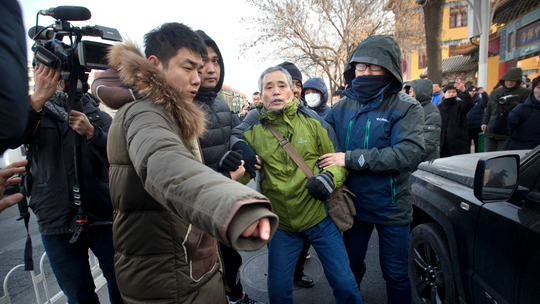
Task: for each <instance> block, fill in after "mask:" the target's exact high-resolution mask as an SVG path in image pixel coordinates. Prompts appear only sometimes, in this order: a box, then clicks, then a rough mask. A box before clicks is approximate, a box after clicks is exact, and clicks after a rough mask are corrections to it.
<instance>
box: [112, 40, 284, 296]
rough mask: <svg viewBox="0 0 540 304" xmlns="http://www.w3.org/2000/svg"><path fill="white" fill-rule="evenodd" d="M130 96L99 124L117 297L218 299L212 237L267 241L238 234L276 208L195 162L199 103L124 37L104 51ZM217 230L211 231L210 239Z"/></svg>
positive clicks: (240, 243)
mask: <svg viewBox="0 0 540 304" xmlns="http://www.w3.org/2000/svg"><path fill="white" fill-rule="evenodd" d="M109 60H110V63H111V65H112V66H113V67H115V68H118V70H119V71H120V75H121V78H122V80H123V81H124V83H126V84H127V85H128V86H130V87H131V88H132V89H133V90H134V91H135V92H136V93H137V95H138V96H141V99H140V100H136V101H134V102H131V103H128V104H126V105H124V106H123V107H122V108H121V109H120V110H119V111H118V113H117V114H116V116H115V118H114V121H113V124H112V126H111V128H110V131H109V141H108V146H107V149H108V157H109V162H110V188H111V198H112V203H113V207H114V209H115V211H114V224H113V237H114V248H115V271H116V277H117V281H118V287H119V288H120V292H121V293H122V297H123V298H124V301H125V302H126V303H137V304H138V303H154V304H155V303H226V302H227V301H226V297H225V291H224V285H223V284H224V283H223V280H222V272H223V269H222V265H221V263H220V259H219V248H218V245H217V241H218V240H219V241H221V242H223V243H224V244H227V245H229V246H231V247H233V248H235V249H237V250H245V251H253V250H258V249H260V248H261V247H262V246H264V245H265V244H266V243H267V242H265V241H262V240H261V239H259V238H241V237H240V235H241V233H242V232H243V231H244V230H245V229H246V228H248V227H249V226H250V225H251V224H252V223H253V222H255V221H256V220H258V219H261V218H263V217H269V218H270V222H271V227H272V230H271V236H272V235H273V233H274V232H275V230H276V227H277V216H275V215H274V214H273V213H272V212H271V210H272V207H271V205H270V202H269V201H268V199H266V198H265V197H264V196H263V195H261V194H259V193H258V192H256V191H254V190H252V189H250V188H248V187H245V186H243V185H242V184H240V183H238V182H235V181H232V180H230V179H228V178H226V177H224V176H223V175H221V174H219V173H216V172H215V171H213V170H212V169H210V168H208V167H207V166H205V165H204V164H203V163H202V159H201V153H200V149H199V145H198V142H197V138H198V137H199V136H200V135H201V134H202V133H203V132H204V113H203V112H202V111H201V110H200V109H199V108H198V107H197V106H195V105H194V104H193V103H191V101H189V100H188V101H185V100H181V99H180V98H178V96H177V95H176V93H175V91H174V90H173V89H172V88H171V87H170V86H168V85H167V84H166V81H165V79H164V76H163V74H162V73H161V71H160V70H158V69H157V68H156V67H155V66H153V65H152V64H151V63H150V62H149V61H147V60H146V59H145V58H144V57H143V56H142V55H141V53H140V51H139V50H138V49H137V48H136V47H135V46H133V45H130V44H128V45H117V46H115V47H113V48H112V51H111V53H110V55H109ZM216 239H217V240H216Z"/></svg>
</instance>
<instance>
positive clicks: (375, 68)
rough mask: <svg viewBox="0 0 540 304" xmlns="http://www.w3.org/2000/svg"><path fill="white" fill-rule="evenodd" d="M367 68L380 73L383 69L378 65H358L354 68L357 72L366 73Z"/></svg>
mask: <svg viewBox="0 0 540 304" xmlns="http://www.w3.org/2000/svg"><path fill="white" fill-rule="evenodd" d="M367 67H369V69H370V70H372V71H380V70H381V69H382V66H380V65H376V64H367V63H357V64H355V65H354V68H355V69H356V70H357V71H365V70H366V69H367Z"/></svg>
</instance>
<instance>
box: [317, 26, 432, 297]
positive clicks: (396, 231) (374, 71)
mask: <svg viewBox="0 0 540 304" xmlns="http://www.w3.org/2000/svg"><path fill="white" fill-rule="evenodd" d="M343 74H344V75H343V76H344V78H345V80H346V81H347V83H348V86H347V89H346V90H345V91H343V94H344V95H345V96H344V97H343V98H342V99H341V101H340V102H339V103H338V104H336V105H334V107H333V108H332V109H331V110H330V113H328V115H326V118H325V120H326V121H327V122H328V123H330V125H331V126H332V127H333V128H334V130H335V132H336V135H337V137H338V141H339V145H340V150H341V151H344V153H329V154H325V155H323V156H321V157H320V158H319V160H320V161H319V166H320V167H321V168H327V167H330V166H331V165H339V166H342V167H345V168H347V169H349V176H348V178H347V180H346V181H345V184H346V185H347V186H348V187H349V190H351V191H352V192H353V193H354V194H355V195H356V197H355V198H354V199H353V201H354V205H355V207H356V217H355V222H354V224H353V227H352V228H351V229H349V230H347V231H345V232H343V240H344V241H345V247H346V248H347V253H348V254H349V259H350V263H351V264H350V265H351V268H352V270H353V273H354V275H355V277H356V281H357V283H358V284H360V282H361V281H362V277H363V276H364V273H365V271H366V264H365V262H364V259H365V257H366V252H367V250H368V243H369V239H370V238H371V234H372V232H373V229H374V228H376V229H377V232H378V234H379V257H380V264H381V265H380V266H381V270H382V273H383V277H384V279H385V281H386V294H387V297H388V303H390V304H397V303H400V304H407V303H411V282H410V280H409V272H408V265H409V263H408V257H409V253H408V250H409V233H410V223H411V222H412V206H411V182H410V176H411V170H413V169H414V167H415V166H416V165H417V164H418V162H419V161H420V160H421V159H422V157H423V156H424V155H425V148H424V111H423V109H422V106H421V105H420V103H419V102H418V101H417V100H415V99H414V98H412V97H410V96H408V95H407V94H405V92H402V90H401V89H402V87H403V77H402V73H401V50H400V48H399V45H398V43H397V41H396V40H395V39H393V38H392V37H389V36H384V35H374V36H371V37H369V38H367V39H366V40H364V41H362V42H361V43H360V44H358V46H357V47H356V49H355V50H354V52H353V53H352V55H351V57H350V59H349V63H348V64H347V65H346V66H345V72H344V73H343Z"/></svg>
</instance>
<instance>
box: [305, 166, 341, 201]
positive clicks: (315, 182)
mask: <svg viewBox="0 0 540 304" xmlns="http://www.w3.org/2000/svg"><path fill="white" fill-rule="evenodd" d="M332 177H333V176H332V173H330V172H323V173H319V174H317V175H313V176H312V177H311V178H310V179H309V180H308V182H307V184H306V188H307V191H308V193H309V195H311V196H312V197H313V198H314V199H316V200H319V201H324V200H326V199H327V198H328V197H329V196H330V194H332V192H333V191H334V181H333V180H332Z"/></svg>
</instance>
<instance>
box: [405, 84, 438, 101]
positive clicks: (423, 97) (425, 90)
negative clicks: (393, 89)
mask: <svg viewBox="0 0 540 304" xmlns="http://www.w3.org/2000/svg"><path fill="white" fill-rule="evenodd" d="M407 87H412V88H413V90H414V94H416V100H418V101H419V102H420V104H422V105H424V104H426V103H428V102H431V97H432V96H433V82H431V80H429V79H415V80H413V81H411V82H409V83H408V84H407V85H406V86H405V88H407ZM408 92H409V90H407V93H408Z"/></svg>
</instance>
